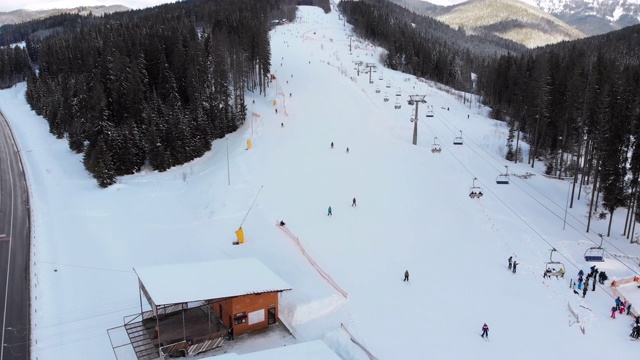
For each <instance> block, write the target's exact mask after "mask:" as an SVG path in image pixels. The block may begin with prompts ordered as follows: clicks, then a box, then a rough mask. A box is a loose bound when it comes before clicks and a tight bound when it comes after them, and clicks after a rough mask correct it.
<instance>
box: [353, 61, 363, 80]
mask: <svg viewBox="0 0 640 360" xmlns="http://www.w3.org/2000/svg"><path fill="white" fill-rule="evenodd" d="M353 63H354V64H355V65H356V66H357V68H356V69H354V70H358V76H360V66H362V64H363V62H362V61H360V60H358V61H354V62H353Z"/></svg>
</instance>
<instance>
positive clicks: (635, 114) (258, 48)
mask: <svg viewBox="0 0 640 360" xmlns="http://www.w3.org/2000/svg"><path fill="white" fill-rule="evenodd" d="M296 5H315V6H319V7H321V8H322V9H324V11H325V12H329V11H331V9H330V4H329V1H328V0H300V1H296V0H269V1H253V0H216V1H185V2H181V3H177V4H171V5H163V6H159V7H156V8H152V9H147V10H142V11H130V12H125V13H116V14H111V15H107V16H104V17H101V18H96V17H91V16H89V17H82V16H78V15H73V16H59V17H54V18H52V19H49V20H48V21H49V22H50V23H53V24H56V28H55V29H57V30H56V31H48V32H46V34H44V35H43V31H46V29H47V27H46V26H45V25H43V24H42V23H38V22H33V23H28V24H26V25H22V26H13V27H12V28H5V27H3V28H0V36H2V37H3V38H6V39H14V40H15V39H17V40H24V41H26V43H27V49H26V51H25V50H24V49H21V48H16V47H13V48H7V47H5V48H2V50H1V51H0V87H7V86H11V85H12V84H14V83H16V82H19V81H23V80H24V78H25V77H26V78H27V84H28V86H27V100H28V102H29V103H30V104H31V106H32V107H33V109H34V110H35V111H36V112H37V113H38V114H40V115H42V116H44V117H45V118H46V119H47V121H48V122H49V126H50V131H51V133H52V134H54V135H55V136H57V137H58V138H66V139H67V140H68V143H69V147H70V148H71V149H72V150H74V151H76V152H78V153H83V154H84V164H85V166H86V168H87V170H88V171H89V172H90V173H91V174H92V175H93V176H94V177H95V178H96V179H97V180H98V183H99V184H100V186H103V187H106V186H109V185H110V184H113V183H114V182H115V180H116V177H117V176H120V175H125V174H131V173H135V172H136V171H139V170H140V169H141V168H143V167H144V166H148V167H150V168H152V169H154V170H159V171H164V170H166V169H168V168H170V167H172V166H175V165H178V164H183V163H185V162H187V161H190V160H192V159H194V158H197V157H199V156H201V155H202V154H203V153H204V152H206V151H208V150H209V149H210V148H211V143H212V140H214V139H216V138H221V137H224V136H225V134H228V133H230V132H233V131H235V130H236V129H237V128H238V126H240V125H242V123H243V121H244V119H245V115H246V106H245V104H244V93H245V92H246V91H253V92H258V93H262V94H264V93H265V90H266V87H268V86H269V82H268V80H267V79H268V75H269V72H270V62H271V58H270V45H269V36H268V31H269V30H270V28H271V26H274V24H275V23H276V22H277V21H276V20H283V19H284V20H292V19H293V18H294V16H295V6H296ZM339 9H340V11H341V13H342V15H343V16H344V17H345V21H347V22H349V23H350V24H352V25H353V26H354V30H355V32H356V34H357V35H358V36H360V37H362V38H364V39H366V40H368V41H371V42H373V43H375V44H377V45H379V46H381V47H383V48H385V49H386V50H387V52H386V55H385V56H384V58H383V59H381V60H382V61H383V63H384V65H385V66H387V67H389V68H391V69H395V70H400V71H403V72H406V73H410V74H414V75H416V76H418V77H422V78H426V79H429V80H433V81H436V82H439V83H442V84H444V85H447V86H450V87H451V88H453V89H456V90H461V91H466V92H470V93H473V94H475V95H476V96H478V97H479V98H480V99H481V100H482V101H483V103H484V104H485V105H487V106H489V107H490V108H491V109H492V114H491V115H492V117H493V118H495V119H498V120H501V121H504V122H506V123H507V124H508V126H509V129H510V131H509V138H508V149H507V152H506V154H507V155H506V158H507V160H510V161H514V162H524V161H527V163H528V164H531V166H534V165H535V162H536V161H542V162H544V164H545V166H546V172H547V175H549V176H554V177H563V178H572V179H573V180H574V191H573V193H572V196H571V202H573V200H574V196H577V197H579V196H580V194H581V193H582V192H581V191H577V190H580V189H581V187H582V186H583V185H585V184H591V185H593V186H594V189H596V191H593V192H591V195H590V196H591V199H590V201H591V204H592V210H591V211H590V214H589V216H590V218H589V220H590V219H591V216H592V215H597V216H599V217H600V218H606V217H607V216H609V215H611V214H613V213H614V211H616V209H619V208H620V207H623V206H626V207H627V209H628V210H627V221H626V223H625V224H624V230H623V233H624V234H627V236H629V234H630V233H631V232H632V231H631V227H632V224H635V221H633V219H634V218H637V216H636V212H637V211H636V209H637V208H638V206H637V203H638V198H639V196H638V190H639V189H638V185H639V179H640V147H639V146H637V145H638V140H637V139H638V135H639V132H640V125H639V124H640V26H634V27H628V28H625V29H622V30H620V31H617V32H613V33H609V34H605V35H601V36H597V37H591V38H586V39H582V40H578V41H573V42H566V43H560V44H555V45H550V46H546V47H544V48H538V49H534V50H526V49H525V48H524V47H523V46H521V45H518V44H516V43H513V42H511V41H508V40H504V39H500V38H497V37H495V36H492V35H473V36H468V35H466V34H465V33H464V31H463V30H456V29H452V28H450V27H448V26H447V25H445V24H443V23H440V22H438V21H436V20H434V19H431V18H427V17H422V16H419V15H416V14H414V13H412V12H410V11H408V10H406V9H404V8H402V7H400V6H398V5H395V4H392V3H390V2H388V1H384V0H363V1H341V2H340V3H339ZM472 74H475V75H477V81H472ZM523 142H526V143H528V144H529V146H530V149H531V151H529V156H528V157H527V158H526V159H523V156H522V154H523V152H522V151H521V149H520V144H522V143H523ZM599 204H600V205H601V209H599V206H598V205H599ZM611 218H612V217H611V216H609V219H611ZM588 226H589V225H588ZM609 226H610V227H611V223H610V224H609ZM588 230H589V229H588V228H587V231H588ZM609 231H610V228H609Z"/></svg>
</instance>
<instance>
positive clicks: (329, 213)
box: [327, 206, 333, 216]
mask: <svg viewBox="0 0 640 360" xmlns="http://www.w3.org/2000/svg"><path fill="white" fill-rule="evenodd" d="M327 216H333V214H332V213H331V206H329V210H328V212H327Z"/></svg>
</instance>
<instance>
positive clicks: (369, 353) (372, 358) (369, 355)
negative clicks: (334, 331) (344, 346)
mask: <svg viewBox="0 0 640 360" xmlns="http://www.w3.org/2000/svg"><path fill="white" fill-rule="evenodd" d="M340 327H341V328H342V329H343V330H344V331H345V332H346V333H347V334H348V335H349V339H351V341H352V342H353V343H354V344H356V345H358V347H359V348H360V349H362V351H364V352H365V353H366V354H367V356H368V357H369V359H370V360H378V358H377V357H375V355H373V354H372V353H371V352H370V351H369V350H367V348H366V347H364V345H362V344H361V343H360V342H359V341H358V339H356V338H355V337H354V336H353V335H351V333H350V332H349V330H348V329H347V327H346V326H344V324H342V323H341V324H340Z"/></svg>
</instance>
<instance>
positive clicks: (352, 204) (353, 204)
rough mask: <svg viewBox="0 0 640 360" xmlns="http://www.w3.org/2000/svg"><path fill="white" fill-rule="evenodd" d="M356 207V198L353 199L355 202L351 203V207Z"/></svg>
mask: <svg viewBox="0 0 640 360" xmlns="http://www.w3.org/2000/svg"><path fill="white" fill-rule="evenodd" d="M354 206H356V198H353V202H352V203H351V207H354Z"/></svg>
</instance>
